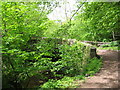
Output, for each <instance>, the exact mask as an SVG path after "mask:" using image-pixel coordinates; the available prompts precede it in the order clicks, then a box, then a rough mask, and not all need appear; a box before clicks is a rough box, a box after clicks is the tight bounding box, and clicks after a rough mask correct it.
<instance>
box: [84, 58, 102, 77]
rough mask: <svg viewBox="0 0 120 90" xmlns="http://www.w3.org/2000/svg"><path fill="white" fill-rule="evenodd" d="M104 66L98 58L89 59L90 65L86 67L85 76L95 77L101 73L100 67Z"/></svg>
mask: <svg viewBox="0 0 120 90" xmlns="http://www.w3.org/2000/svg"><path fill="white" fill-rule="evenodd" d="M101 66H102V61H101V60H100V59H97V58H93V59H89V60H88V64H86V66H85V67H84V74H85V75H93V74H95V73H96V72H98V71H99V69H100V67H101Z"/></svg>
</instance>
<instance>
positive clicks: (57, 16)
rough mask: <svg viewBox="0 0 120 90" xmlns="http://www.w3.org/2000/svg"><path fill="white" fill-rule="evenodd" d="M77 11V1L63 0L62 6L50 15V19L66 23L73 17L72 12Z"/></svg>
mask: <svg viewBox="0 0 120 90" xmlns="http://www.w3.org/2000/svg"><path fill="white" fill-rule="evenodd" d="M76 9H77V8H76V0H62V1H60V6H59V7H57V8H55V10H54V11H53V12H52V13H50V14H49V15H48V18H49V19H51V20H61V21H65V20H67V19H68V18H70V17H71V14H72V11H73V10H76ZM66 14H67V16H66Z"/></svg>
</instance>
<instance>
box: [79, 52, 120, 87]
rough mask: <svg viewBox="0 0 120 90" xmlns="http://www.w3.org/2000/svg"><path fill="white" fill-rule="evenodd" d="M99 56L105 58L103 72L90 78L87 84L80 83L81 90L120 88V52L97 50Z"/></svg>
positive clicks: (86, 81)
mask: <svg viewBox="0 0 120 90" xmlns="http://www.w3.org/2000/svg"><path fill="white" fill-rule="evenodd" d="M97 54H98V55H100V56H101V57H102V58H103V66H102V68H101V70H100V71H99V72H98V73H96V74H95V76H93V77H88V78H87V79H86V80H85V82H83V83H80V87H79V88H119V87H120V85H119V82H118V72H119V70H120V68H119V69H118V65H119V63H120V61H119V60H118V59H119V58H118V54H120V51H110V50H97ZM79 88H78V89H79Z"/></svg>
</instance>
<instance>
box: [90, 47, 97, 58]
mask: <svg viewBox="0 0 120 90" xmlns="http://www.w3.org/2000/svg"><path fill="white" fill-rule="evenodd" d="M96 56H97V53H96V48H95V47H92V48H91V49H90V58H94V57H96Z"/></svg>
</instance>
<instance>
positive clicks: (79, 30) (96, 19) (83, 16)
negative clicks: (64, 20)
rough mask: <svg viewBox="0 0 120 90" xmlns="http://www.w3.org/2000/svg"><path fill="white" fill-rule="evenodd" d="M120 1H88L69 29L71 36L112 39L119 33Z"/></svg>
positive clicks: (80, 38)
mask: <svg viewBox="0 0 120 90" xmlns="http://www.w3.org/2000/svg"><path fill="white" fill-rule="evenodd" d="M119 4H120V3H119V2H91V3H89V2H86V3H85V4H84V6H83V8H82V9H81V10H80V12H78V14H77V15H76V17H75V19H74V20H73V21H72V24H73V25H72V26H71V28H69V29H68V33H69V38H75V39H77V40H91V41H103V40H104V39H106V40H107V41H111V40H113V39H114V38H113V37H114V35H119V33H120V31H119V27H118V26H119V23H118V21H119V20H118V17H119V13H120V10H119Z"/></svg>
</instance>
